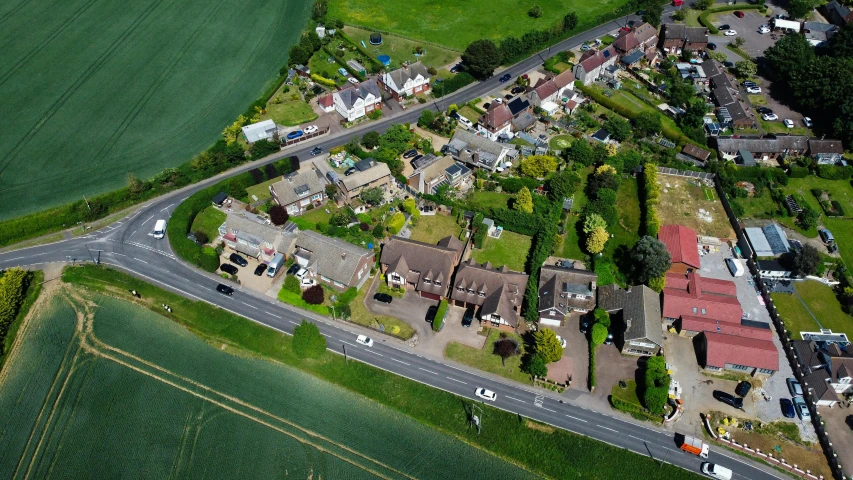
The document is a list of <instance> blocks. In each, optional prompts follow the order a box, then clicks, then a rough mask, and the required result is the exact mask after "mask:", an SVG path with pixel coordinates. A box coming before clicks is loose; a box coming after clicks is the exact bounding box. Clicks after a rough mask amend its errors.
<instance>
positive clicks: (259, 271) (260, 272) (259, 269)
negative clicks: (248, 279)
mask: <svg viewBox="0 0 853 480" xmlns="http://www.w3.org/2000/svg"><path fill="white" fill-rule="evenodd" d="M266 271H267V265H266V264H265V263H262V264H260V265H258V266H257V267H255V275H257V276H259V277H260V276H261V275H263V274H264V272H266Z"/></svg>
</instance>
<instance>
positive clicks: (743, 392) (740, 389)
mask: <svg viewBox="0 0 853 480" xmlns="http://www.w3.org/2000/svg"><path fill="white" fill-rule="evenodd" d="M751 388H752V384H751V383H749V382H747V381H746V380H744V381H742V382H740V383H738V384H737V387H735V393H736V394H737V395H738V396H739V397H746V396H747V395H748V394H749V390H750V389H751Z"/></svg>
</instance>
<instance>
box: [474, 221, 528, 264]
mask: <svg viewBox="0 0 853 480" xmlns="http://www.w3.org/2000/svg"><path fill="white" fill-rule="evenodd" d="M530 242H531V238H530V237H528V236H527V235H521V234H518V233H513V232H509V231H507V230H504V231H503V233H501V238H492V237H486V240H485V241H484V242H483V248H481V249H477V250H474V251H473V252H472V254H471V257H472V258H474V260H476V261H477V262H479V263H486V262H492V265H494V266H495V267H501V266H502V265H506V266H507V267H509V269H510V270H515V271H516V272H523V271H524V264H525V262H526V261H527V252H528V251H530Z"/></svg>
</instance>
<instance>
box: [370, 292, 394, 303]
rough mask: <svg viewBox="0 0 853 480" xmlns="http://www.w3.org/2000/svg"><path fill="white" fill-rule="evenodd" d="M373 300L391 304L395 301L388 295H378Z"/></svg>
mask: <svg viewBox="0 0 853 480" xmlns="http://www.w3.org/2000/svg"><path fill="white" fill-rule="evenodd" d="M373 299H374V300H376V301H377V302H382V303H391V300H394V297H392V296H391V295H388V294H387V293H377V294H376V295H374V296H373Z"/></svg>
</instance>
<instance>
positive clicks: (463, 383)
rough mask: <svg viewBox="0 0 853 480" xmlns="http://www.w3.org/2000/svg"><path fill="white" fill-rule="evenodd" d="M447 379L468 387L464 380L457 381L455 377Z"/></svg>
mask: <svg viewBox="0 0 853 480" xmlns="http://www.w3.org/2000/svg"><path fill="white" fill-rule="evenodd" d="M447 379H448V380H453V381H454V382H459V383H461V384H462V385H468V384H467V383H465V382H463V381H462V380H457V379H455V378H453V377H447Z"/></svg>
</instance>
